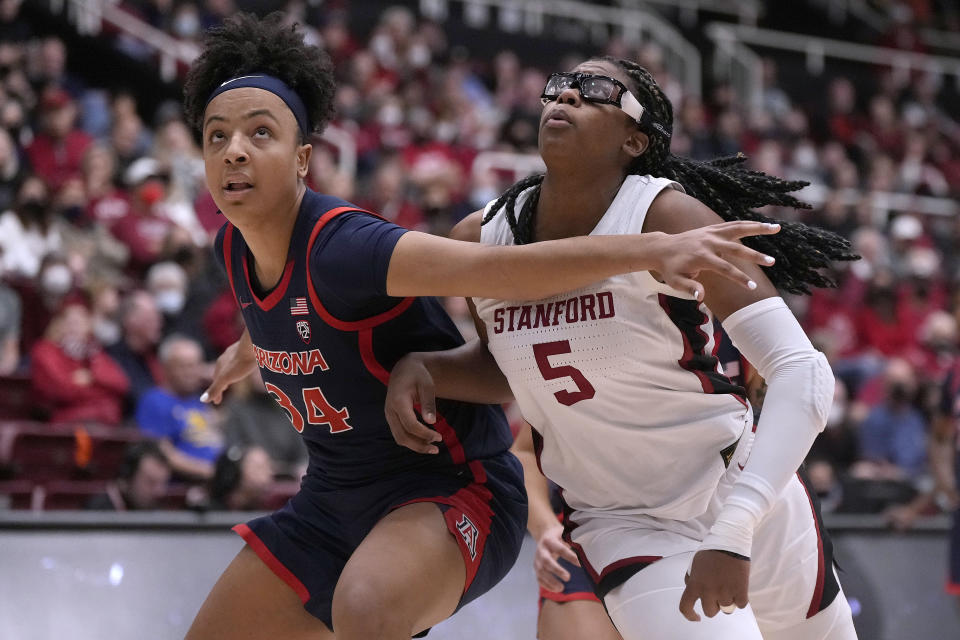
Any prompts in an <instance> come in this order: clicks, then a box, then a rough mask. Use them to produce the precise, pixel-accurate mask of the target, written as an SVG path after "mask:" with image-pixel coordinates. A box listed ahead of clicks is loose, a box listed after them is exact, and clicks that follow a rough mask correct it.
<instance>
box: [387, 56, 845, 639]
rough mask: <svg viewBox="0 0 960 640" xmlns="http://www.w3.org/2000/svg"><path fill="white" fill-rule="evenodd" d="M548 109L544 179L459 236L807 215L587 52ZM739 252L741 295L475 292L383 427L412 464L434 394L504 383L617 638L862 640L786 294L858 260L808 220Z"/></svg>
mask: <svg viewBox="0 0 960 640" xmlns="http://www.w3.org/2000/svg"><path fill="white" fill-rule="evenodd" d="M542 98H543V102H544V105H545V106H544V111H543V114H542V116H541V121H540V137H539V143H540V152H541V155H542V157H543V159H544V162H545V164H546V166H547V171H546V173H545V174H544V175H542V176H534V177H531V178H528V179H526V180H523V181H521V182H520V183H518V184H516V185H514V186H513V187H512V188H511V189H509V190H508V191H507V192H506V193H505V194H504V195H503V196H502V197H501V198H499V199H498V200H497V201H495V202H493V203H491V204H490V205H488V206H487V207H486V209H485V210H484V211H483V212H477V213H475V214H473V215H471V216H470V217H468V218H467V219H465V220H464V221H463V222H462V223H460V224H459V225H458V227H457V228H456V229H455V230H454V234H453V235H454V237H456V238H458V239H461V240H472V241H474V242H476V241H479V242H482V243H484V244H491V245H512V244H526V243H530V242H539V241H543V240H548V239H553V238H563V237H572V236H583V235H595V236H603V235H620V234H626V233H641V232H643V233H648V232H658V231H659V232H666V233H679V232H682V231H685V230H688V229H692V228H698V227H702V226H704V225H709V224H712V223H715V222H719V221H720V220H721V219H726V220H734V219H751V220H757V219H766V218H764V217H763V216H761V215H760V214H758V213H756V212H754V211H752V208H754V207H761V206H764V205H771V204H772V205H780V206H793V207H805V206H806V205H803V204H802V203H800V202H799V201H797V200H796V199H794V198H793V197H791V196H790V195H789V192H791V191H794V190H796V189H798V188H800V187H802V186H803V183H799V182H786V181H783V180H780V179H778V178H775V177H772V176H768V175H766V174H762V173H759V172H753V171H748V170H746V169H745V168H743V166H742V162H743V160H744V158H743V157H742V156H738V157H735V158H728V159H722V160H717V161H713V162H710V163H699V162H695V161H692V160H687V159H682V158H677V157H675V156H673V155H671V154H670V136H671V126H672V122H673V115H672V107H671V105H670V103H669V101H668V100H667V98H666V96H665V95H664V94H663V92H662V91H661V89H660V87H659V86H657V84H656V82H655V81H654V80H653V78H652V77H651V76H650V74H649V73H648V72H647V71H646V70H644V69H643V68H642V67H640V66H638V65H636V64H635V63H632V62H629V61H623V60H616V59H613V58H603V59H594V60H590V61H588V62H585V63H583V64H581V65H579V66H578V67H577V68H576V69H575V71H574V72H572V73H557V74H553V75H551V76H550V79H549V81H548V83H547V85H546V87H545V89H544V93H543V96H542ZM481 221H482V222H481ZM745 244H749V245H750V246H752V247H754V248H756V249H758V250H760V251H762V252H764V253H766V254H768V255H771V256H774V257H775V258H776V263H775V264H774V265H773V266H771V267H769V268H768V269H766V270H763V269H760V268H758V267H756V266H755V265H749V264H743V265H742V268H743V269H744V271H746V272H748V273H750V274H751V275H752V277H753V279H754V282H755V285H756V286H755V287H754V288H752V289H742V290H741V289H738V288H737V287H735V286H730V285H728V284H727V283H726V282H724V281H723V280H722V279H720V278H716V277H713V276H712V275H711V274H703V275H702V276H700V277H699V280H700V282H701V283H702V284H703V286H704V290H705V296H704V298H703V300H702V301H701V300H699V299H696V298H695V297H694V296H691V295H690V294H688V293H687V292H684V291H679V290H677V289H674V288H672V287H670V286H668V285H667V284H666V283H664V282H662V281H661V280H660V279H659V278H658V274H656V273H648V272H642V273H634V274H629V275H625V276H617V277H613V278H608V279H606V280H602V281H599V282H597V283H595V284H593V285H591V286H587V287H583V288H580V289H577V290H574V291H570V292H568V293H566V294H563V295H559V296H554V297H552V298H547V299H543V300H536V301H503V300H492V299H481V298H475V299H474V300H473V301H472V304H473V305H474V306H473V309H474V316H475V320H477V321H478V322H477V324H478V332H479V333H480V336H481V337H480V339H479V340H478V341H477V342H475V343H473V344H471V345H466V346H464V347H461V348H460V349H458V350H454V351H450V352H440V353H436V352H435V353H419V354H410V355H409V356H407V358H406V359H404V360H401V361H400V362H399V363H398V364H397V366H396V367H395V368H394V370H393V373H392V377H391V381H390V384H391V390H390V393H389V394H388V397H387V409H386V411H387V417H388V421H389V422H390V423H391V429H392V431H393V433H394V436H395V437H396V438H397V440H398V442H400V443H401V444H404V445H406V446H409V447H410V448H413V449H415V450H419V451H424V452H431V451H433V447H432V446H431V442H430V441H431V439H432V438H433V437H434V435H435V434H434V432H433V431H432V430H431V429H428V428H427V427H425V426H424V425H423V424H420V422H419V421H418V420H417V414H416V412H415V411H414V408H415V407H417V408H419V410H420V414H421V415H422V417H423V421H424V422H426V423H427V424H430V423H432V422H433V421H434V420H435V409H434V404H433V398H434V395H437V396H440V397H447V398H462V397H464V396H469V399H472V400H478V399H479V400H485V401H488V402H494V401H503V400H505V399H508V398H509V397H510V395H511V391H512V395H513V397H515V398H516V401H517V403H518V405H519V407H520V409H521V411H522V413H523V416H524V418H526V420H527V421H528V422H529V423H530V424H531V425H532V427H533V429H534V434H535V440H536V442H535V444H536V446H537V451H538V455H539V462H540V465H541V468H542V470H543V473H544V474H545V475H546V476H547V477H548V478H550V479H551V480H553V481H554V482H556V483H557V484H558V485H559V486H560V487H561V488H562V495H563V499H564V501H565V503H566V513H567V515H566V519H565V532H566V536H567V540H568V541H569V542H570V544H571V545H572V547H573V548H574V550H575V551H576V552H577V555H578V557H579V559H580V563H581V565H582V566H583V567H584V568H585V569H586V570H587V572H588V574H589V575H590V577H591V578H592V580H593V582H594V588H595V590H596V592H597V594H598V596H600V597H601V598H602V599H603V601H604V604H605V606H606V608H607V612H608V613H609V615H610V617H611V619H612V620H613V622H614V624H615V625H616V627H617V629H618V630H619V631H620V633H621V634H622V636H623V637H624V638H625V639H626V640H675V639H678V638H680V639H707V638H709V639H711V640H716V639H726V638H731V639H733V638H736V639H737V640H744V639H758V638H763V639H764V640H849V639H853V638H856V632H855V630H854V627H853V622H852V617H851V612H850V608H849V606H848V605H847V602H846V599H845V598H844V596H843V592H842V590H841V589H840V585H839V583H838V581H837V577H836V573H835V571H834V567H833V562H832V546H831V545H830V542H829V538H827V537H826V533H825V532H824V531H823V529H822V527H821V523H820V518H819V514H818V509H817V506H816V501H815V498H813V497H812V496H811V495H810V493H809V492H807V491H806V490H805V488H804V487H803V485H802V484H801V483H800V481H799V480H798V478H797V475H796V472H797V469H798V467H799V466H800V464H801V463H802V461H803V459H804V457H805V455H806V453H807V451H808V450H809V448H810V446H811V444H812V443H813V440H814V438H815V437H816V435H817V434H818V433H819V432H820V431H821V430H822V429H823V427H824V425H825V422H826V416H827V414H828V412H829V408H830V403H831V400H832V396H833V376H832V373H831V371H830V367H829V365H828V363H827V362H826V359H825V358H824V356H823V355H822V354H820V353H819V352H817V351H816V350H814V348H813V347H812V345H811V344H810V341H809V340H808V339H807V337H806V335H805V334H804V332H803V330H802V329H801V328H800V326H799V324H798V323H797V321H796V319H795V318H794V316H793V314H792V313H791V312H790V310H789V309H788V308H787V306H786V305H785V304H784V301H783V299H782V298H780V297H779V295H778V293H777V288H778V287H779V288H780V289H784V290H786V291H789V292H793V293H805V292H808V287H810V286H827V285H830V284H832V283H830V281H829V280H827V279H826V278H824V277H823V276H821V275H820V273H818V271H817V270H818V269H819V268H821V267H825V266H827V265H828V264H829V263H830V262H831V261H832V260H849V259H854V258H855V256H854V255H852V254H851V253H850V251H849V244H848V243H847V242H846V241H845V240H843V239H842V238H839V237H838V236H835V235H833V234H830V233H828V232H825V231H821V230H818V229H814V228H810V227H807V226H805V225H802V224H799V223H785V224H784V225H783V230H782V231H781V233H780V234H778V235H777V236H775V237H774V236H771V237H767V238H758V239H756V240H755V241H747V242H746V243H745ZM768 276H769V277H768ZM713 315H716V317H717V318H719V319H720V320H721V321H722V323H723V326H724V329H725V330H726V331H727V333H728V334H729V336H730V338H731V339H732V342H733V343H734V345H735V346H736V347H737V348H738V349H739V350H740V351H741V353H742V354H743V355H744V357H745V358H746V359H747V360H748V361H749V362H751V363H752V364H753V365H754V366H755V367H756V369H757V371H758V372H759V374H760V375H761V376H762V377H763V378H764V379H765V380H766V382H767V384H768V388H767V393H766V399H765V402H764V410H763V414H762V416H761V418H760V421H759V425H758V427H757V429H756V431H755V433H754V429H753V419H752V414H751V409H750V406H749V404H748V403H747V402H746V401H745V400H744V397H743V389H742V388H740V387H737V386H735V385H733V384H732V383H730V381H729V380H728V379H727V378H726V377H725V376H724V375H723V372H722V369H721V368H720V367H719V365H718V362H717V358H716V357H715V355H714V348H715V339H714V336H713V332H712V322H713ZM497 368H499V370H500V371H502V375H501V374H500V373H499V372H498V370H497ZM506 382H509V388H507V384H506ZM480 390H487V391H489V395H487V396H484V397H482V398H478V396H479V395H481V391H480ZM464 399H466V398H464ZM417 403H419V405H418V404H417ZM720 612H723V615H717V614H718V613H720Z"/></svg>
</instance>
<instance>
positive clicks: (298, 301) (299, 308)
mask: <svg viewBox="0 0 960 640" xmlns="http://www.w3.org/2000/svg"><path fill="white" fill-rule="evenodd" d="M309 314H310V310H309V309H307V299H306V298H290V315H292V316H306V315H309Z"/></svg>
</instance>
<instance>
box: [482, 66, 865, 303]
mask: <svg viewBox="0 0 960 640" xmlns="http://www.w3.org/2000/svg"><path fill="white" fill-rule="evenodd" d="M594 59H595V60H601V61H604V62H611V63H613V64H615V65H617V66H619V67H620V68H621V69H623V70H624V72H625V73H626V74H627V76H628V77H629V78H630V80H631V83H632V84H633V85H634V86H633V87H632V88H631V90H632V91H636V92H637V93H636V96H637V99H638V100H639V101H640V102H641V104H643V105H644V106H645V107H646V108H647V109H649V110H650V111H651V112H652V114H653V119H654V120H655V121H659V122H660V123H662V124H663V125H664V126H665V127H666V128H667V130H669V129H670V128H672V126H673V105H672V104H671V103H670V100H669V99H668V98H667V96H666V95H665V94H664V93H663V90H662V89H660V86H659V85H658V84H657V82H656V80H654V79H653V76H652V75H650V72H648V71H647V70H646V69H644V68H643V67H641V66H640V65H638V64H637V63H635V62H631V61H629V60H620V59H618V58H613V57H610V56H604V57H600V58H594ZM644 133H646V134H647V136H648V137H649V139H650V144H649V147H648V148H647V150H646V151H645V152H644V153H643V154H642V155H640V156H639V157H637V158H636V159H635V160H634V161H633V162H632V163H631V164H630V166H628V167H627V173H628V174H637V175H652V176H657V177H663V178H669V179H670V180H673V181H675V182H678V183H679V184H680V185H682V186H683V188H684V190H685V191H686V192H687V193H688V194H689V195H691V196H693V197H694V198H696V199H697V200H699V201H700V202H702V203H704V204H705V205H707V206H708V207H710V208H711V209H713V210H714V211H715V212H716V213H717V214H718V215H719V216H720V217H721V218H723V219H724V220H759V221H763V222H778V223H779V224H780V226H781V229H780V233H778V234H776V235H772V236H755V237H751V238H744V240H743V243H744V244H745V245H747V246H749V247H751V248H753V249H756V250H757V251H760V252H761V253H765V254H767V255H771V256H773V257H774V258H776V263H775V264H774V265H773V266H772V267H767V268H766V269H765V270H764V271H765V272H766V274H767V276H768V277H769V278H770V280H771V282H773V284H774V285H775V286H776V287H778V288H780V289H783V290H785V291H788V292H790V293H810V289H809V287H810V286H814V287H833V286H836V283H835V282H834V281H833V280H832V279H831V278H830V277H829V275H826V274H825V273H821V271H820V270H821V269H825V268H826V267H829V266H830V265H831V263H832V262H833V261H835V260H857V259H859V256H857V255H856V254H854V253H853V252H852V251H851V250H850V242H849V241H848V240H846V239H845V238H842V237H840V236H838V235H837V234H835V233H831V232H829V231H826V230H824V229H819V228H816V227H811V226H808V225H805V224H802V223H800V222H782V221H780V220H774V219H773V218H769V217H767V216H765V215H762V214H760V213H757V212H756V211H754V210H753V209H754V207H762V206H765V205H778V206H785V207H794V208H797V209H809V208H810V205H809V204H807V203H805V202H801V201H799V200H797V199H796V198H794V197H793V196H792V195H790V192H792V191H797V190H798V189H802V188H803V187H805V186H807V183H806V182H803V181H800V180H792V181H791V180H782V179H780V178H777V177H776V176H771V175H767V174H766V173H763V172H762V171H751V170H749V169H747V168H746V167H744V166H743V163H744V162H745V161H746V159H747V158H746V156H744V155H743V154H737V155H735V156H731V157H727V158H718V159H716V160H711V161H709V162H698V161H696V160H691V159H689V158H681V157H678V156H675V155H673V154H671V153H670V138H669V137H668V136H666V135H664V133H663V132H662V131H660V130H658V129H656V128H654V127H649V126H648V127H646V128H645V129H644ZM542 182H543V175H542V174H541V175H534V176H530V177H528V178H524V179H523V180H520V181H519V182H517V183H516V184H514V185H513V186H512V187H510V188H509V189H507V191H506V192H504V194H503V195H501V196H500V198H498V199H497V201H496V202H495V203H494V204H493V206H492V207H491V208H490V212H489V213H488V214H487V215H486V217H484V219H483V222H484V223H486V222H489V221H490V220H491V219H493V216H494V215H496V213H497V211H499V210H500V208H501V207H504V206H506V216H507V222H508V223H509V225H510V230H511V231H512V232H513V237H514V242H515V243H516V244H527V243H529V242H532V241H533V222H534V215H535V213H536V209H537V202H538V201H539V199H540V185H541V183H542ZM530 187H533V188H534V190H533V192H532V193H531V194H530V197H529V198H527V200H526V201H525V202H524V204H523V206H522V207H521V209H520V212H519V214H518V213H517V212H516V211H515V208H516V203H517V196H518V195H520V194H521V193H522V192H523V191H524V190H526V189H528V188H530Z"/></svg>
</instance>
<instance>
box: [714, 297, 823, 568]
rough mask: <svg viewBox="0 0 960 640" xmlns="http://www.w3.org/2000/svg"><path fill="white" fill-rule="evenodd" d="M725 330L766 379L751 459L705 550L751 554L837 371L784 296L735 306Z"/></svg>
mask: <svg viewBox="0 0 960 640" xmlns="http://www.w3.org/2000/svg"><path fill="white" fill-rule="evenodd" d="M723 328H724V329H725V330H726V332H727V334H728V335H729V336H730V339H731V341H732V342H733V344H734V346H736V347H737V349H739V350H740V353H742V354H743V356H744V357H745V358H746V359H747V360H748V361H749V362H750V363H752V364H753V366H755V367H756V368H757V372H758V373H759V374H760V375H761V376H763V378H764V380H765V381H766V383H767V394H766V397H765V398H764V401H763V411H762V412H761V414H760V422H759V425H758V426H757V433H756V436H755V439H754V443H753V449H752V451H751V452H750V458H749V460H748V461H747V463H746V466H745V467H744V469H743V472H742V473H741V474H740V477H739V478H738V479H737V482H736V484H734V486H733V489H732V490H731V492H730V495H729V497H728V498H727V500H726V501H725V502H724V506H723V508H722V509H721V511H720V515H719V516H718V517H717V520H716V522H715V523H714V525H713V527H712V528H711V529H710V532H709V533H708V534H707V536H706V538H705V539H704V541H703V543H702V544H701V545H700V549H701V550H704V549H721V550H725V551H731V552H733V553H737V554H740V555H742V556H746V557H750V547H751V544H752V541H753V532H754V530H755V528H756V526H757V525H758V524H759V522H760V520H761V519H762V518H763V517H764V515H766V513H767V512H768V511H769V510H770V508H771V507H772V506H773V504H774V502H775V501H776V499H777V496H778V495H779V494H780V492H781V491H783V489H784V488H785V487H786V486H787V483H788V482H789V481H790V478H791V477H792V476H793V474H794V473H796V471H797V469H798V468H799V467H800V465H801V463H803V460H804V458H805V457H806V455H807V453H808V452H809V451H810V447H811V446H812V445H813V441H814V439H816V437H817V434H818V433H820V432H821V431H823V428H824V426H826V422H827V415H828V414H829V412H830V405H831V403H832V402H833V385H834V380H833V373H832V371H831V370H830V365H829V364H828V363H827V359H826V357H824V355H823V354H822V353H820V352H819V351H817V350H815V349H814V348H813V345H812V344H810V340H809V339H808V338H807V336H806V334H805V333H804V332H803V329H802V328H801V327H800V324H799V323H798V322H797V319H796V318H795V317H794V316H793V313H792V312H791V311H790V309H789V308H788V307H787V305H786V303H784V301H783V299H782V298H780V297H775V298H766V299H764V300H760V301H758V302H755V303H753V304H751V305H749V306H747V307H744V308H742V309H739V310H737V311H736V312H735V313H733V314H731V315H730V316H729V317H728V318H727V319H726V320H725V321H724V322H723Z"/></svg>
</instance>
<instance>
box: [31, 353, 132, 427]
mask: <svg viewBox="0 0 960 640" xmlns="http://www.w3.org/2000/svg"><path fill="white" fill-rule="evenodd" d="M30 362H31V367H30V369H31V371H30V373H31V380H32V382H33V388H34V390H35V391H36V392H37V394H38V395H39V396H40V399H41V400H42V401H43V402H45V403H46V404H47V405H48V406H49V407H50V409H51V416H50V420H51V422H72V421H90V422H99V423H102V424H110V425H115V424H119V423H120V420H121V418H122V416H123V401H124V397H125V395H126V393H127V389H128V387H129V386H130V383H129V381H128V380H127V376H126V375H125V374H124V373H123V370H122V369H120V367H119V366H117V364H116V363H115V362H114V361H113V360H111V359H110V357H109V356H107V355H106V354H105V353H103V352H102V351H100V350H99V349H96V350H94V351H92V353H88V354H87V355H86V356H84V357H83V358H82V359H79V360H77V359H74V358H72V357H70V356H69V355H67V353H66V352H65V351H64V350H63V348H62V347H61V346H60V345H59V344H57V343H56V342H53V341H51V340H48V339H46V338H43V339H41V340H39V341H37V343H36V345H34V347H33V352H32V353H31V357H30Z"/></svg>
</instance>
